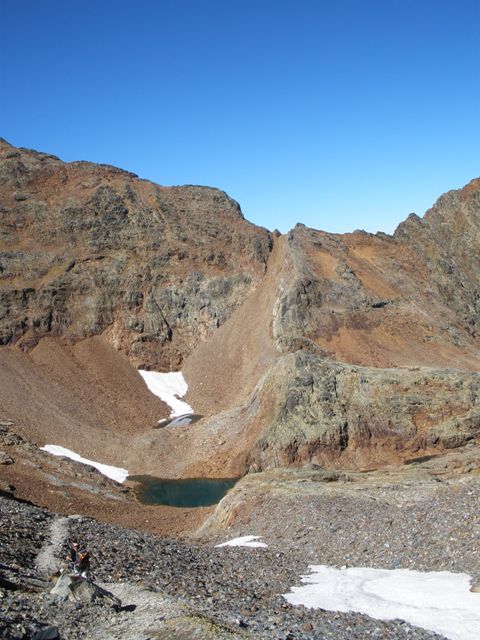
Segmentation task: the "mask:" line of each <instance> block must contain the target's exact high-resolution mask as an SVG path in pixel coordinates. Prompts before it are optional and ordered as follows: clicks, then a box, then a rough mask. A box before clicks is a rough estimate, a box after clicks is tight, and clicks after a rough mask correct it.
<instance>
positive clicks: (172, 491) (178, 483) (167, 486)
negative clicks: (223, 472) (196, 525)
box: [128, 476, 238, 508]
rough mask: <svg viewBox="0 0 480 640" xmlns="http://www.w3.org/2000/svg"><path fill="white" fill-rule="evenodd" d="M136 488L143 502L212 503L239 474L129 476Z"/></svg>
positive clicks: (161, 503) (206, 505)
mask: <svg viewBox="0 0 480 640" xmlns="http://www.w3.org/2000/svg"><path fill="white" fill-rule="evenodd" d="M128 480H131V481H132V482H134V483H135V487H134V491H135V492H136V494H137V497H138V499H139V500H140V502H142V503H143V504H157V505H165V506H170V507H183V508H192V507H211V506H212V505H215V504H217V503H218V502H220V500H221V499H222V498H223V497H224V496H225V494H226V493H227V491H228V490H229V489H231V488H232V487H233V486H234V485H235V484H236V482H237V481H238V478H188V479H186V480H163V479H161V478H156V477H154V476H130V477H129V478H128Z"/></svg>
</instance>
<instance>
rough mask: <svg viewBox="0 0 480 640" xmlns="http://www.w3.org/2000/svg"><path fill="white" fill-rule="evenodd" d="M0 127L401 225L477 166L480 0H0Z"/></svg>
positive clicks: (310, 220) (297, 207)
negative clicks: (409, 215) (16, 0)
mask: <svg viewBox="0 0 480 640" xmlns="http://www.w3.org/2000/svg"><path fill="white" fill-rule="evenodd" d="M0 25H1V32H0V33H1V35H0V136H2V137H4V138H6V139H7V140H8V141H10V142H11V143H13V144H15V145H18V146H25V147H31V148H36V149H40V150H42V151H48V152H51V153H54V154H56V155H59V156H60V157H61V158H62V159H64V160H77V159H83V160H92V161H95V162H106V163H110V164H114V165H117V166H121V167H123V168H126V169H129V170H131V171H134V172H135V173H138V174H139V175H140V176H141V177H145V178H149V179H151V180H154V181H155V182H158V183H160V184H165V185H168V184H205V185H210V186H216V187H219V188H221V189H224V190H225V191H227V192H228V193H229V194H230V195H231V196H232V197H233V198H235V199H236V200H238V201H239V202H240V204H241V206H242V209H243V212H244V214H245V216H246V217H247V218H248V219H249V220H252V221H253V222H256V223H257V224H261V225H263V226H266V227H268V228H270V229H274V228H278V229H280V230H281V231H282V232H285V231H287V230H288V229H290V228H291V227H293V226H294V225H295V223H296V222H303V223H304V224H306V225H307V226H311V227H315V228H318V229H324V230H327V231H337V232H344V231H352V230H354V229H357V228H363V229H365V230H367V231H377V230H381V231H386V232H391V231H392V230H393V229H394V228H395V226H396V225H397V224H398V223H399V222H400V221H401V220H402V219H404V218H405V217H406V216H407V215H408V214H409V213H410V212H412V211H415V212H416V213H418V214H419V215H423V213H424V212H425V210H426V209H427V208H428V207H429V206H431V205H432V204H433V202H434V201H435V199H436V198H437V197H438V196H439V195H440V194H441V193H442V192H444V191H446V190H448V189H452V188H458V187H460V186H462V185H463V184H465V183H466V182H468V181H469V180H471V179H472V178H474V177H478V176H479V175H480V31H479V25H480V2H479V0H362V1H360V0H328V1H326V0H317V1H315V0H257V1H256V2H254V1H251V0H236V1H234V0H223V1H221V0H157V1H154V0H151V1H149V0H135V1H134V0H129V1H128V2H127V1H124V0H116V1H111V0H95V1H93V0H42V1H40V0H22V1H21V2H15V1H10V2H8V1H7V0H0Z"/></svg>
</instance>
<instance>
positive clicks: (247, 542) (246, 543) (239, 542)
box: [215, 536, 268, 548]
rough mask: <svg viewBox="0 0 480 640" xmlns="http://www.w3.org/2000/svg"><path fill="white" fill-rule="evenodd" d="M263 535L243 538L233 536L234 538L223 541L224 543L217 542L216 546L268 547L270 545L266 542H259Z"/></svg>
mask: <svg viewBox="0 0 480 640" xmlns="http://www.w3.org/2000/svg"><path fill="white" fill-rule="evenodd" d="M260 538H261V536H243V537H241V538H233V540H229V541H228V542H222V544H216V545H215V548H218V547H259V548H260V547H262V548H266V547H268V545H266V544H265V542H257V541H258V540H259V539H260Z"/></svg>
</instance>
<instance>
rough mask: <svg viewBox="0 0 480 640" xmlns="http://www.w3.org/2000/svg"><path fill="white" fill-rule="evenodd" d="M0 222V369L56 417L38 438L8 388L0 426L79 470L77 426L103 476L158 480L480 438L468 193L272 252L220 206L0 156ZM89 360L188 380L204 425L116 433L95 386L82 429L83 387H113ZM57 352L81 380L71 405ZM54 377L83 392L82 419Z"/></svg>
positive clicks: (23, 156)
mask: <svg viewBox="0 0 480 640" xmlns="http://www.w3.org/2000/svg"><path fill="white" fill-rule="evenodd" d="M0 214H1V219H0V220H1V224H0V341H1V343H2V345H3V347H2V348H0V351H1V350H2V349H3V350H4V351H3V352H4V354H7V353H8V357H7V355H5V356H4V358H3V361H4V362H6V363H8V367H9V369H8V370H9V371H14V372H15V371H17V372H19V373H18V375H19V376H20V374H21V375H22V376H23V378H24V379H25V380H26V379H28V383H29V385H30V387H31V389H32V391H31V396H32V397H34V398H35V403H36V404H35V406H36V407H39V411H40V408H41V407H42V406H43V405H44V404H46V403H47V400H48V406H55V411H52V416H53V417H52V419H51V421H50V422H49V428H48V430H46V429H43V428H42V427H41V426H38V425H34V424H33V421H32V420H31V418H30V417H29V415H28V412H26V411H25V407H24V406H23V405H24V404H25V402H27V401H26V400H25V398H26V397H27V396H26V395H25V393H23V395H18V394H17V393H16V392H15V384H14V383H10V385H9V390H10V391H9V394H10V395H9V402H8V403H4V406H5V407H7V408H8V415H6V416H3V417H4V418H8V419H11V420H14V421H15V420H18V421H19V423H21V424H24V425H29V429H31V430H37V433H38V434H45V437H46V434H48V436H49V438H50V440H52V438H53V436H54V435H55V434H57V436H58V437H57V442H59V443H60V440H61V443H62V444H63V445H64V446H70V448H73V449H76V448H77V449H78V446H80V447H81V446H83V447H84V449H83V450H80V451H79V453H81V454H83V455H85V456H86V457H89V456H90V457H91V456H92V455H93V453H92V445H91V444H90V445H87V444H85V445H83V444H82V443H80V444H78V443H75V442H72V441H71V439H72V438H73V437H74V434H75V433H76V432H77V431H78V425H79V424H80V423H82V424H84V423H85V424H86V425H87V426H88V434H89V436H91V439H93V440H94V441H95V442H96V443H100V444H98V446H99V447H100V450H99V455H98V456H97V457H100V458H102V457H103V459H104V460H105V461H108V462H109V463H110V464H118V465H119V466H124V465H126V466H127V468H129V469H130V470H131V472H132V473H152V474H155V475H162V476H164V477H179V476H184V477H186V476H199V475H200V476H201V475H216V476H227V475H237V474H243V473H245V472H246V471H247V470H251V471H253V470H259V469H267V468H269V467H275V466H282V465H297V466H298V465H302V464H304V463H305V462H309V461H313V462H317V463H320V464H323V465H328V466H335V467H342V466H343V467H350V468H372V467H378V466H381V465H383V464H387V463H392V462H401V461H402V460H404V459H407V458H408V457H409V456H412V455H422V453H425V452H427V453H429V452H431V451H432V450H434V449H436V450H438V451H442V450H446V449H450V448H452V447H462V446H463V445H465V444H466V443H467V442H468V443H470V444H469V446H470V447H471V446H474V445H475V443H476V442H477V439H478V438H479V437H480V374H479V373H478V369H479V366H478V363H479V356H480V338H479V326H478V323H479V319H478V318H479V314H478V312H479V305H480V302H479V301H480V251H479V249H480V180H473V181H472V182H471V183H470V184H468V185H467V186H466V187H465V188H463V189H461V190H459V191H453V192H449V193H447V194H445V195H444V196H442V197H441V198H440V199H439V200H438V202H437V203H436V204H435V206H434V207H433V208H432V209H431V210H430V211H428V212H427V214H426V215H425V217H424V218H423V219H420V218H418V217H417V216H410V217H409V218H408V219H407V220H406V221H405V222H404V223H402V224H401V225H400V226H399V228H398V229H397V231H396V232H395V234H394V235H393V236H387V235H385V234H376V235H372V234H367V233H365V232H361V231H359V232H355V233H351V234H345V235H336V234H329V233H324V232H322V231H317V230H314V229H308V228H306V227H305V226H303V225H297V226H296V227H295V228H294V229H293V230H292V231H291V232H290V233H289V234H287V235H286V236H281V237H277V236H274V235H272V234H270V233H269V232H268V231H266V230H264V229H260V228H258V227H255V226H254V225H252V224H250V223H248V222H247V221H245V220H244V218H243V216H242V214H241V211H240V208H239V206H238V205H237V204H236V203H235V202H234V201H232V200H231V199H230V198H229V197H228V196H227V195H226V194H224V193H223V192H220V191H218V190H215V189H207V188H204V187H169V188H167V187H159V186H158V185H154V184H152V183H150V182H147V181H144V180H140V179H138V178H137V177H136V176H134V175H132V174H129V173H126V172H123V171H121V170H119V169H115V168H113V167H107V166H99V165H93V164H91V163H84V162H74V163H63V162H61V161H60V160H58V159H57V158H54V157H52V156H49V155H47V154H42V153H38V152H34V151H29V150H25V149H15V148H13V147H11V146H10V145H8V144H7V143H4V142H2V143H1V144H0ZM272 249H273V250H272ZM91 336H97V338H95V339H94V340H93V341H92V339H91ZM87 340H88V341H89V342H88V345H89V346H88V348H87V347H86V346H85V347H83V346H82V345H84V344H87V342H86V341H87ZM95 340H97V342H96V341H95ZM52 341H53V342H52ZM55 341H56V342H55ZM99 341H101V342H99ZM54 342H55V345H56V346H55V347H53V346H52V345H53V344H54ZM59 343H61V345H60V346H59ZM100 346H101V349H102V353H104V354H110V355H105V356H103V357H102V358H103V360H105V359H107V360H109V361H111V362H116V359H115V357H114V355H113V354H112V353H111V352H109V351H108V349H112V348H114V349H116V350H119V351H121V352H123V354H125V355H126V356H127V357H128V359H129V361H130V363H131V364H133V365H134V366H135V367H138V366H139V365H143V366H147V367H154V368H157V369H164V370H169V369H178V368H180V367H182V369H183V371H184V373H185V375H186V378H187V381H188V383H189V396H188V397H187V400H188V401H189V402H190V404H191V405H192V406H193V407H194V409H195V410H196V411H197V412H198V413H201V414H202V415H203V416H204V418H203V419H202V420H200V421H199V422H196V423H194V424H192V425H188V426H184V427H182V428H181V429H175V428H173V427H172V428H170V427H167V428H165V429H151V426H152V424H151V422H150V423H149V424H145V426H144V427H143V426H142V425H143V423H142V424H140V422H142V419H141V418H140V417H139V418H138V419H137V422H136V423H135V425H134V427H132V428H130V429H129V428H125V427H124V426H123V425H122V424H120V423H121V422H122V420H124V419H127V418H123V417H122V416H128V415H129V413H128V411H129V410H130V409H129V407H128V406H127V404H128V403H126V402H125V403H123V404H124V405H125V406H123V405H122V403H121V402H120V399H117V400H115V401H112V397H113V396H112V394H113V392H112V390H111V384H108V385H105V384H103V385H102V389H104V390H105V393H103V392H102V393H103V395H102V398H103V399H102V401H101V407H100V405H99V406H98V408H97V410H96V412H95V416H98V418H97V417H95V419H94V420H93V419H92V420H88V419H87V418H85V419H84V418H82V419H81V420H80V418H79V416H80V415H81V416H87V417H88V413H89V412H88V402H89V401H90V402H93V403H95V402H97V400H96V399H95V398H94V396H93V395H92V393H91V385H90V382H88V380H89V379H90V377H92V376H93V379H95V375H96V376H97V378H98V380H100V379H102V376H103V378H104V377H105V376H106V375H108V373H107V371H106V368H105V366H103V368H102V367H100V365H99V362H100V360H102V358H97V360H98V362H97V364H95V366H94V365H93V364H92V362H93V361H94V351H95V349H97V347H98V348H99V349H100ZM58 349H64V350H65V351H64V352H65V353H67V350H69V351H68V353H69V358H71V360H69V362H72V363H77V365H79V366H80V365H81V366H82V367H83V369H82V370H83V374H82V375H83V377H81V379H82V380H83V382H82V385H81V386H78V388H79V390H80V391H79V392H78V393H77V392H76V391H75V389H74V388H73V387H72V385H71V384H66V383H65V380H64V378H65V377H66V374H64V373H62V372H63V371H66V368H65V366H64V365H62V364H61V359H62V358H61V356H60V355H59V352H58ZM20 351H24V352H25V353H23V354H19V352H20ZM54 352H55V354H56V355H55V360H54V361H53V360H52V358H51V356H50V355H49V354H53V353H54ZM85 354H87V355H88V357H87V355H85ZM0 355H2V354H1V353H0ZM18 355H22V358H23V359H22V360H21V361H20V360H18V359H16V358H17V356H18ZM80 356H81V357H80ZM14 360H15V363H14V362H13V361H14ZM79 363H80V364H79ZM77 365H75V364H72V365H71V366H72V367H74V366H77ZM97 365H98V366H97ZM69 366H70V365H69ZM122 366H123V365H122ZM21 372H23V373H21ZM35 372H37V373H35ZM95 372H96V373H95ZM40 373H41V376H42V385H43V386H42V389H40V390H38V389H37V390H36V391H38V393H36V392H35V390H34V389H33V387H34V386H35V380H36V379H37V378H38V376H39V375H40ZM27 374H28V375H27ZM133 374H134V372H133V373H132V375H133ZM49 375H51V376H52V377H55V380H56V382H55V384H58V385H63V386H62V388H67V389H68V390H69V391H68V393H69V394H71V395H72V398H75V397H77V399H78V395H79V393H80V395H81V400H82V402H81V403H80V404H79V402H80V401H79V402H77V404H78V406H79V407H80V408H79V409H78V411H76V410H75V411H76V415H75V419H72V420H70V419H68V420H67V417H66V413H67V412H68V407H66V406H64V405H65V403H63V404H62V405H61V406H60V404H59V402H57V401H56V400H55V398H54V397H53V396H51V395H48V390H47V386H48V383H47V381H46V378H48V376H49ZM135 375H136V374H135ZM132 380H133V378H132ZM140 382H141V381H140ZM140 382H138V383H139V384H140ZM59 388H60V387H59ZM28 393H30V391H29V392H28ZM27 395H28V394H27ZM121 395H122V396H123V395H124V394H121ZM140 395H141V394H140ZM140 395H139V398H140ZM47 396H48V398H47ZM115 397H116V396H115ZM17 398H21V404H22V407H21V410H20V409H18V410H17V409H16V408H15V407H16V405H19V404H20V401H19V400H18V401H17ZM42 398H46V399H47V400H46V401H45V403H43V401H42ZM139 398H133V397H132V399H131V400H129V402H131V404H132V411H134V412H135V406H136V405H135V403H137V404H138V403H139V402H143V401H144V397H143V396H142V398H143V400H140V399H139ZM80 405H81V406H80ZM75 406H76V405H75ZM112 406H115V407H118V416H117V417H118V419H117V418H115V419H111V418H110V417H109V416H111V407H112ZM155 410H156V409H155V407H154V406H153V405H152V406H149V408H148V413H147V411H146V410H142V412H140V413H139V414H138V415H139V416H143V415H145V416H147V415H148V420H150V419H151V418H150V416H151V413H152V411H155ZM72 411H73V409H72ZM162 411H165V408H163V409H162ZM42 415H44V413H42ZM60 415H61V416H62V418H61V419H60V418H58V419H57V416H60ZM162 415H163V414H162ZM0 417H1V416H0ZM159 417H162V416H161V415H159ZM146 419H147V418H145V420H146ZM43 421H44V420H43ZM87 423H88V424H87ZM117 423H118V424H117ZM65 424H68V428H66V427H65ZM87 426H86V427H85V428H87ZM102 429H103V431H102ZM107 432H108V435H105V434H106V433H107ZM99 433H101V434H103V435H102V436H101V437H99V435H98V434H99ZM60 436H62V437H60ZM42 437H43V436H42ZM42 437H40V436H38V437H37V440H38V441H40V440H41V439H42ZM62 438H63V440H62ZM102 443H103V445H104V446H105V452H104V453H103V454H102V451H101V446H102ZM42 444H43V442H42ZM107 451H108V452H107Z"/></svg>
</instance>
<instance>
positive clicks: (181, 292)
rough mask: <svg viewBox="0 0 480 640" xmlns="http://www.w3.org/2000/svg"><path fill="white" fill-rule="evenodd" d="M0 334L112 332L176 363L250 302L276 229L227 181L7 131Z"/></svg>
mask: <svg viewBox="0 0 480 640" xmlns="http://www.w3.org/2000/svg"><path fill="white" fill-rule="evenodd" d="M0 214H1V233H0V250H1V258H0V278H1V288H0V344H3V345H10V344H16V345H18V346H20V347H22V348H23V349H25V350H29V349H31V348H32V347H33V346H34V345H35V344H36V343H37V342H38V340H39V339H41V338H42V337H43V336H45V335H54V336H64V337H65V338H67V339H69V340H70V341H73V342H77V341H79V340H81V339H83V338H85V337H88V336H92V335H98V334H102V333H105V335H106V337H107V338H108V340H109V341H110V342H111V343H112V344H113V345H114V346H115V347H116V348H118V349H120V350H122V351H123V352H124V353H126V354H127V355H128V356H129V358H130V359H131V361H132V362H133V363H135V364H137V365H142V366H153V365H154V366H155V367H160V368H164V369H167V370H169V369H170V368H172V367H177V368H178V367H179V365H180V364H181V362H182V360H183V358H184V357H185V356H186V355H187V354H188V353H190V352H191V351H192V350H193V349H194V347H195V346H196V345H197V344H198V343H199V342H200V341H202V340H204V339H205V338H206V337H207V336H209V335H210V334H211V333H212V332H213V331H214V330H215V329H216V328H218V327H219V326H220V325H221V324H223V323H224V322H225V320H226V319H227V318H228V317H229V316H230V314H231V312H232V310H233V309H235V308H236V307H237V306H239V304H241V303H242V302H243V300H244V299H245V298H246V296H247V295H248V293H249V292H250V291H251V290H252V288H254V287H255V285H256V283H257V282H258V280H259V279H260V278H261V276H262V275H263V273H264V271H265V264H266V262H267V259H268V254H269V251H270V248H271V236H270V234H269V233H268V232H267V231H266V230H265V229H260V228H258V227H255V226H254V225H252V224H250V223H248V222H247V221H245V219H244V218H243V215H242V213H241V210H240V207H239V205H238V204H237V203H236V202H235V201H233V200H232V199H231V198H229V197H228V196H227V195H226V194H225V193H223V192H222V191H219V190H217V189H210V188H206V187H196V186H186V187H170V188H166V187H160V186H158V185H155V184H153V183H151V182H148V181H145V180H140V179H138V178H137V176H135V175H134V174H131V173H128V172H126V171H122V170H120V169H116V168H114V167H110V166H105V165H94V164H92V163H89V162H71V163H64V162H62V161H60V160H59V159H58V158H56V157H54V156H51V155H48V154H45V153H38V152H36V151H32V150H28V149H16V148H14V147H11V146H10V145H9V144H8V143H6V142H5V141H0Z"/></svg>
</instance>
